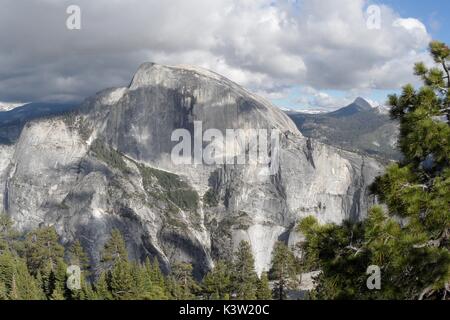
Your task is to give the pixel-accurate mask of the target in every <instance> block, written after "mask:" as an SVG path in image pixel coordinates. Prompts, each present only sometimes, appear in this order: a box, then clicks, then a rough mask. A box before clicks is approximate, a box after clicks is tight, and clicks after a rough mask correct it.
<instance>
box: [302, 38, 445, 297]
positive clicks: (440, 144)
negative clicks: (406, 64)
mask: <svg viewBox="0 0 450 320" xmlns="http://www.w3.org/2000/svg"><path fill="white" fill-rule="evenodd" d="M430 54H431V56H432V57H433V59H434V61H435V63H436V64H437V65H436V66H435V67H432V68H428V67H427V66H425V64H424V63H418V64H416V65H415V69H414V71H415V74H416V75H418V76H419V77H421V79H422V80H423V82H424V86H423V87H421V88H420V89H417V90H416V89H415V88H414V87H413V86H412V85H407V86H405V87H404V88H403V91H402V93H401V95H391V96H390V97H389V103H390V105H391V106H392V109H391V116H392V117H393V118H394V119H396V120H398V121H399V122H400V137H399V141H398V145H399V148H400V150H401V151H402V153H403V156H404V159H403V160H402V161H401V162H400V163H396V164H393V165H391V166H389V167H388V168H387V170H386V173H385V174H384V175H383V176H381V177H379V178H377V179H376V181H375V183H374V185H373V187H372V191H373V192H374V193H375V194H376V195H378V197H379V199H380V201H381V202H383V203H384V204H386V206H387V210H384V209H383V208H381V207H375V208H373V209H372V210H371V212H370V215H369V218H368V219H367V221H365V222H364V223H363V224H359V225H350V224H345V225H344V226H341V227H339V226H319V225H318V224H317V223H316V222H314V221H313V222H311V220H309V222H308V223H304V224H303V226H302V227H301V229H302V231H303V232H304V233H305V234H306V238H307V241H306V242H305V243H304V244H303V247H304V249H305V252H307V254H309V255H310V257H312V259H310V260H312V261H315V262H316V263H317V264H318V265H319V267H320V268H321V269H322V271H323V272H322V274H321V276H320V277H319V279H318V280H319V287H318V289H317V290H316V294H317V295H318V297H320V298H323V297H324V296H326V295H332V294H331V292H338V294H334V295H332V296H331V298H356V299H443V298H446V299H449V297H450V253H449V247H450V241H449V238H450V93H449V91H450V74H449V68H450V66H449V61H450V49H449V47H448V46H446V45H445V44H444V43H441V42H437V41H433V42H432V43H431V44H430ZM319 239H320V240H323V241H322V242H320V241H319ZM327 239H329V240H327ZM326 246H328V247H326ZM370 265H377V266H379V267H380V268H381V275H382V285H381V290H372V291H371V290H368V288H367V286H366V279H367V276H366V275H365V271H366V268H367V267H368V266H370ZM327 291H328V292H327Z"/></svg>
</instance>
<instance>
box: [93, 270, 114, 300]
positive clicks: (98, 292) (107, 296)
mask: <svg viewBox="0 0 450 320" xmlns="http://www.w3.org/2000/svg"><path fill="white" fill-rule="evenodd" d="M106 277H107V276H106V272H102V273H101V274H100V276H99V277H98V279H97V282H96V283H95V299H96V300H111V299H112V295H111V292H110V290H109V288H108V283H107V281H106Z"/></svg>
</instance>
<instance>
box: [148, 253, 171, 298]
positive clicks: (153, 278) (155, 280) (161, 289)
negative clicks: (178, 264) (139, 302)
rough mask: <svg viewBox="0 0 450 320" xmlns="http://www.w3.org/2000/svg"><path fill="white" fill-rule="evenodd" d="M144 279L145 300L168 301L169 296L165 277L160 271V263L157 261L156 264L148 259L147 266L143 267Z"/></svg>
mask: <svg viewBox="0 0 450 320" xmlns="http://www.w3.org/2000/svg"><path fill="white" fill-rule="evenodd" d="M142 272H143V279H144V284H143V285H144V294H143V295H142V299H143V300H166V299H167V294H166V290H165V284H164V276H163V275H162V273H161V270H160V269H159V264H158V261H157V260H156V259H155V264H154V265H153V264H152V263H151V262H150V259H149V258H148V257H147V259H146V260H145V264H144V266H143V267H142Z"/></svg>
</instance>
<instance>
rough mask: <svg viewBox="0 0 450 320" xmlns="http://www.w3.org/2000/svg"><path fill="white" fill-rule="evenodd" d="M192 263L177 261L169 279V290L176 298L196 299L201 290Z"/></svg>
mask: <svg viewBox="0 0 450 320" xmlns="http://www.w3.org/2000/svg"><path fill="white" fill-rule="evenodd" d="M192 270H193V268H192V265H191V264H189V263H183V262H181V263H175V264H174V265H173V266H172V272H171V275H170V277H169V279H168V286H169V292H170V295H171V297H172V298H173V299H175V300H187V299H194V298H195V296H196V294H197V293H198V292H199V291H200V286H199V285H198V283H197V282H196V281H195V280H194V278H193V276H192Z"/></svg>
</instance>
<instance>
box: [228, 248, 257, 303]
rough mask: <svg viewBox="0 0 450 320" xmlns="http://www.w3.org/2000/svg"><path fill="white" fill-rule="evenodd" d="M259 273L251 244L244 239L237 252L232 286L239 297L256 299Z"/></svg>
mask: <svg viewBox="0 0 450 320" xmlns="http://www.w3.org/2000/svg"><path fill="white" fill-rule="evenodd" d="M257 286H258V275H257V274H256V271H255V259H254V258H253V254H252V250H251V247H250V244H249V243H248V242H246V241H242V242H241V243H240V244H239V246H238V249H237V251H236V253H235V257H234V266H233V275H232V287H233V291H234V294H235V295H236V298H237V299H241V300H255V299H256V290H257Z"/></svg>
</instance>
